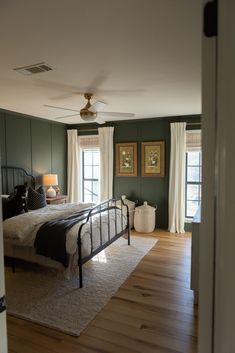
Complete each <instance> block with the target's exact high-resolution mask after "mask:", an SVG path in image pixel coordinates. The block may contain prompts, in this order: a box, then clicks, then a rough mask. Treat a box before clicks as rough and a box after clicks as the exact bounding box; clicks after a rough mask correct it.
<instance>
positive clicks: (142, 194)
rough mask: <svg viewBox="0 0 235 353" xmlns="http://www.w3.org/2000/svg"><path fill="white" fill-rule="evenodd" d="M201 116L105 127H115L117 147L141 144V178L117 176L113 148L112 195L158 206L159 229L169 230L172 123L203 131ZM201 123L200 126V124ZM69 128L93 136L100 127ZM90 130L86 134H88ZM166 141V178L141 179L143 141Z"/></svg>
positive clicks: (139, 169) (117, 123)
mask: <svg viewBox="0 0 235 353" xmlns="http://www.w3.org/2000/svg"><path fill="white" fill-rule="evenodd" d="M200 121H201V117H200V116H199V115H194V116H183V117H181V116H175V117H164V118H151V119H141V120H136V119H135V120H134V121H133V120H132V121H131V120H126V121H117V122H108V123H107V124H106V125H104V126H114V145H115V144H116V143H121V142H137V143H138V176H137V177H120V176H116V169H115V165H116V164H115V163H116V159H115V146H114V183H113V194H114V197H115V198H119V197H120V196H121V195H126V196H127V198H128V199H130V200H133V201H136V200H138V201H139V204H142V203H143V201H148V202H149V204H151V205H157V207H158V208H157V212H156V226H157V228H162V229H167V227H168V188H169V166H170V123H171V122H187V123H189V124H190V123H193V125H191V126H188V127H187V128H190V129H198V128H200ZM197 123H198V124H197ZM69 128H70V129H74V128H76V129H78V130H79V134H90V133H92V132H90V131H91V130H90V129H94V128H97V124H82V125H70V126H69ZM86 130H87V132H86ZM157 140H164V141H165V177H163V178H151V177H142V176H141V142H147V141H157Z"/></svg>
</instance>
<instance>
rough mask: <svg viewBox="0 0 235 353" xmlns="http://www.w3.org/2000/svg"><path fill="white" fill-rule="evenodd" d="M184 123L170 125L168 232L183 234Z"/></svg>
mask: <svg viewBox="0 0 235 353" xmlns="http://www.w3.org/2000/svg"><path fill="white" fill-rule="evenodd" d="M185 156H186V123H171V155H170V183H169V228H168V229H169V231H170V232H172V233H184V218H185V159H186V158H185Z"/></svg>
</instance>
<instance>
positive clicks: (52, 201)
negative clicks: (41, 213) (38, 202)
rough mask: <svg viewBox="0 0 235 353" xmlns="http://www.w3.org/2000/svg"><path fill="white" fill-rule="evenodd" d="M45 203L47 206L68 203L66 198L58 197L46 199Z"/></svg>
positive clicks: (64, 196)
mask: <svg viewBox="0 0 235 353" xmlns="http://www.w3.org/2000/svg"><path fill="white" fill-rule="evenodd" d="M46 201H47V204H48V205H58V204H60V203H66V202H67V201H68V196H67V195H58V196H56V197H47V198H46Z"/></svg>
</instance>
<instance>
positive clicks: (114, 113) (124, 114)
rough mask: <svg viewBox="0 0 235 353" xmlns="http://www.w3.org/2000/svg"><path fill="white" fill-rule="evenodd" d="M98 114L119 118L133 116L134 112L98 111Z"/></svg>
mask: <svg viewBox="0 0 235 353" xmlns="http://www.w3.org/2000/svg"><path fill="white" fill-rule="evenodd" d="M98 114H99V116H102V117H103V116H110V117H111V116H113V117H120V118H125V117H126V118H133V117H134V116H135V114H133V113H118V112H98Z"/></svg>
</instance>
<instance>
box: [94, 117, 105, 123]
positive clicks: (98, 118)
mask: <svg viewBox="0 0 235 353" xmlns="http://www.w3.org/2000/svg"><path fill="white" fill-rule="evenodd" d="M95 122H96V123H97V124H100V125H102V124H105V123H106V121H105V120H103V119H102V118H100V117H97V118H96V119H95Z"/></svg>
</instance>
